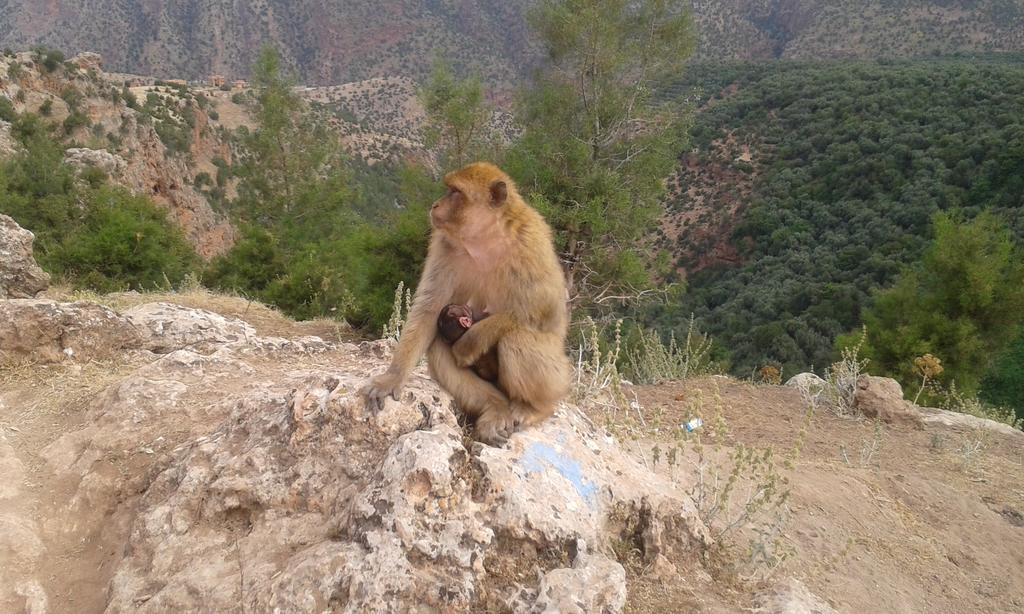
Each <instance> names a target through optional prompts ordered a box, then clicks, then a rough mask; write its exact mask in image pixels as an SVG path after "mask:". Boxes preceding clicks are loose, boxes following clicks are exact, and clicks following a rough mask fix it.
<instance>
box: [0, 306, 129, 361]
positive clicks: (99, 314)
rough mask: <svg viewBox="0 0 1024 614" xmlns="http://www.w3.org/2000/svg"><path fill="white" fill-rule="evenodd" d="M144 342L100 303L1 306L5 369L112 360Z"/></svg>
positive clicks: (0, 346) (1, 354)
mask: <svg viewBox="0 0 1024 614" xmlns="http://www.w3.org/2000/svg"><path fill="white" fill-rule="evenodd" d="M142 340H143V337H142V335H141V334H140V333H139V331H138V330H137V329H136V328H135V326H134V325H133V324H132V323H131V322H130V321H129V320H128V319H127V318H125V317H124V316H121V315H119V314H117V313H116V312H114V311H112V310H110V309H108V308H106V307H103V306H102V305H97V304H95V303H88V302H78V303H58V302H56V301H51V300H43V299H11V300H0V364H11V363H22V362H42V363H47V362H60V361H61V360H67V359H76V360H90V359H105V358H112V357H114V356H116V355H118V354H120V353H121V352H123V351H124V350H126V349H135V348H139V347H141V345H142Z"/></svg>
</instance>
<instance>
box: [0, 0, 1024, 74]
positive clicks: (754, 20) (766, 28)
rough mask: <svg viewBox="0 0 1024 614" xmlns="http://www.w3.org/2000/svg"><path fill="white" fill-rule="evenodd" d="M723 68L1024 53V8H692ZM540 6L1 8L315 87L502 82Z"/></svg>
mask: <svg viewBox="0 0 1024 614" xmlns="http://www.w3.org/2000/svg"><path fill="white" fill-rule="evenodd" d="M690 2H691V5H692V8H693V13H694V18H695V20H696V22H697V26H698V30H699V32H700V38H701V43H700V52H699V54H700V56H702V57H703V58H706V59H707V58H711V59H767V58H794V59H795V58H803V59H814V58H822V57H840V58H863V57H889V56H892V57H907V56H919V55H938V54H949V53H957V52H967V53H975V52H977V53H992V52H1008V51H1009V52H1012V51H1024V5H1022V3H1020V2H1019V1H1015V0H869V1H867V2H848V1H844V0H690ZM531 4H532V2H531V0H430V1H427V2H413V1H411V0H378V1H371V0H348V1H346V2H344V3H342V2H333V3H328V2H326V1H325V0H294V1H293V0H253V1H251V2H241V1H239V0H179V1H178V2H138V1H134V0H111V1H109V2H108V1H103V2H101V1H99V0H47V1H45V2H43V1H40V0H0V46H3V47H10V48H13V49H24V48H26V47H30V46H32V45H37V44H44V45H48V46H51V47H56V48H59V49H62V50H64V51H65V52H67V53H77V52H79V51H96V52H99V53H100V54H102V55H103V57H104V59H105V61H106V65H107V67H108V69H112V70H118V71H126V72H135V73H140V74H153V75H156V76H158V77H162V78H178V77H187V78H192V79H198V78H202V77H205V76H206V75H209V74H224V75H226V76H227V77H229V78H234V77H245V76H246V75H247V74H248V72H249V68H250V66H251V64H252V61H253V59H254V58H255V56H256V53H257V51H258V50H259V48H260V46H261V45H262V44H264V43H267V42H269V43H273V44H274V45H275V46H277V47H278V48H279V49H280V50H281V52H282V55H283V57H284V58H285V61H286V62H287V63H288V65H290V66H291V67H292V68H293V69H294V70H295V71H296V73H297V75H298V76H299V78H300V80H301V81H303V82H305V83H309V84H335V83H344V82H348V81H353V80H357V79H365V78H370V77H383V76H395V75H402V76H408V77H412V78H414V79H416V78H419V77H421V76H422V75H423V74H424V73H425V72H426V70H427V69H428V67H429V66H430V64H431V62H432V61H433V59H434V57H435V56H436V55H438V54H441V55H444V56H447V57H448V58H450V59H451V60H452V61H453V62H454V63H455V64H456V65H458V66H460V67H464V68H469V69H472V70H475V71H476V72H478V73H480V74H482V75H483V76H484V77H485V78H486V79H487V80H489V81H491V82H499V81H503V80H507V79H509V78H510V77H518V76H522V75H525V74H527V72H528V70H529V67H530V66H531V65H532V64H533V63H534V62H535V61H536V59H537V57H538V55H537V50H536V47H535V46H534V45H532V44H531V42H530V36H529V27H528V26H527V23H526V19H525V14H526V11H527V9H528V7H529V6H530V5H531Z"/></svg>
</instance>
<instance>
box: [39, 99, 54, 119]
mask: <svg viewBox="0 0 1024 614" xmlns="http://www.w3.org/2000/svg"><path fill="white" fill-rule="evenodd" d="M52 113H53V100H50V99H49V98H47V99H46V100H44V101H43V104H41V105H39V114H40V115H42V116H43V117H49V116H50V115H51V114H52Z"/></svg>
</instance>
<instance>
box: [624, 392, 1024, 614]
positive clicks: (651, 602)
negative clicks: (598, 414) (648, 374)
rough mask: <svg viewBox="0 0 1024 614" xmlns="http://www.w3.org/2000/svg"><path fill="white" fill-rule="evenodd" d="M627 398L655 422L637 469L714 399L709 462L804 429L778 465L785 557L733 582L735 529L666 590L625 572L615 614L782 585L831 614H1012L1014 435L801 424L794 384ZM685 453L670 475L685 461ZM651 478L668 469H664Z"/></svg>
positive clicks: (1019, 536)
mask: <svg viewBox="0 0 1024 614" xmlns="http://www.w3.org/2000/svg"><path fill="white" fill-rule="evenodd" d="M632 393H635V394H636V398H637V399H638V400H639V402H640V404H641V405H642V406H643V408H644V409H643V412H644V413H645V414H646V415H647V416H655V419H657V420H658V423H659V428H658V430H659V434H658V435H655V436H653V437H652V436H649V435H648V436H647V437H644V438H642V439H641V440H640V442H638V443H639V444H640V448H642V449H646V450H647V452H645V454H644V456H645V457H646V458H647V459H648V462H651V461H652V455H651V452H650V451H651V450H652V448H653V446H654V445H659V446H660V447H661V448H662V449H663V450H664V449H665V448H667V447H668V442H669V441H672V440H674V439H675V434H674V433H675V431H674V430H673V427H674V428H678V425H679V424H682V423H684V422H686V421H687V420H689V419H690V418H691V417H693V414H694V410H693V408H694V406H695V404H699V405H702V406H703V415H704V419H705V423H706V424H705V427H703V429H704V430H707V429H708V428H711V424H710V423H711V422H712V421H713V417H712V415H713V414H714V409H713V408H714V406H715V405H716V403H715V400H714V398H715V395H716V394H718V395H719V396H720V398H721V407H722V414H723V415H724V418H725V422H726V423H727V428H728V434H727V435H725V437H724V448H723V452H722V454H728V453H731V452H732V450H733V449H734V446H736V445H739V444H742V445H745V446H752V447H757V448H761V447H766V446H771V447H772V448H773V449H774V450H775V452H776V455H777V457H779V455H780V454H781V455H782V456H785V454H786V453H787V452H788V451H790V450H792V449H793V448H794V446H795V445H796V442H797V440H798V437H799V433H800V432H801V429H802V428H803V427H804V426H805V424H806V426H807V428H806V439H805V442H804V444H803V446H802V449H801V450H800V453H799V457H798V458H797V460H796V462H795V465H794V467H793V469H792V470H791V471H790V470H786V469H785V468H783V469H782V473H783V475H785V476H786V477H788V481H789V483H788V486H789V488H791V495H790V498H789V502H788V507H789V508H790V511H791V513H790V515H789V517H788V522H786V523H785V524H784V525H783V528H782V532H781V536H780V537H781V542H782V543H783V544H784V545H785V546H786V547H787V548H791V549H792V556H791V557H790V558H788V559H787V560H785V561H784V562H783V563H782V564H781V565H780V566H779V567H778V568H776V569H775V570H774V571H772V572H771V573H770V575H768V577H767V578H765V577H764V576H765V575H766V574H765V571H766V570H765V569H764V568H763V567H762V568H761V569H760V571H761V575H759V576H755V577H754V578H752V579H749V580H744V579H742V578H739V577H737V575H738V574H737V573H735V569H736V566H737V564H738V563H741V562H742V561H743V560H744V559H745V557H746V554H747V547H748V543H749V540H750V538H756V537H757V535H756V534H753V533H752V532H751V531H749V530H748V531H740V532H739V534H737V535H735V538H734V539H733V540H732V542H733V545H734V546H735V548H733V549H732V550H731V551H729V552H724V553H713V554H712V556H711V560H710V561H709V563H708V564H707V565H705V566H703V567H699V566H698V568H696V569H681V570H680V573H679V574H678V575H677V576H676V577H675V578H674V579H672V580H670V581H667V582H666V578H665V577H664V576H663V575H661V576H659V575H657V574H655V573H653V572H652V571H651V570H644V569H633V570H632V573H631V574H630V584H631V586H630V601H629V604H628V608H627V609H628V611H630V612H687V611H693V612H735V611H744V610H747V609H748V608H750V607H751V604H752V601H753V596H754V594H755V593H757V592H758V591H759V590H761V589H763V588H765V587H767V586H769V585H771V584H772V583H774V582H775V581H777V580H778V579H780V578H789V577H793V578H797V579H798V580H800V581H802V582H803V583H804V584H805V585H806V586H807V587H808V588H809V589H810V590H811V591H813V592H814V593H815V594H817V595H818V596H819V597H822V598H824V599H825V600H827V601H828V602H829V603H831V605H832V606H833V607H834V608H835V609H836V610H838V611H840V612H949V613H962V612H1024V515H1022V514H1024V437H1020V436H1018V437H1012V436H1007V435H1004V434H1001V433H997V432H992V431H989V430H973V429H968V428H951V427H945V426H939V425H933V424H929V425H927V426H926V428H924V429H921V430H918V429H915V428H913V427H909V426H888V425H881V424H875V423H874V422H871V421H868V420H865V419H854V418H844V417H839V416H838V415H836V414H835V413H833V412H830V411H828V410H818V411H817V412H815V413H814V415H813V417H811V418H810V420H809V422H808V421H807V419H806V415H807V404H806V403H805V402H804V401H803V399H802V398H801V396H800V393H799V392H797V391H796V390H795V389H791V388H785V387H782V386H764V385H753V384H750V383H746V382H740V381H737V380H733V379H730V378H721V377H709V378H701V379H695V380H690V381H686V382H682V383H673V384H666V385H662V386H657V387H636V388H633V389H631V390H630V391H627V394H632ZM648 425H649V426H650V425H651V421H650V420H648ZM651 430H653V429H652V428H649V429H648V433H650V431H651ZM698 432H700V430H698ZM708 437H710V433H705V441H707V440H708ZM979 444H980V447H978V446H979ZM976 448H977V451H974V452H971V451H973V450H975V449H976ZM663 454H664V453H663ZM663 458H664V456H663ZM684 458H685V459H686V460H684V461H683V462H682V463H680V465H682V467H681V468H680V467H677V468H676V469H675V470H674V471H675V475H676V476H677V479H682V478H679V476H680V475H686V474H684V471H685V469H686V467H687V463H688V462H689V463H692V462H694V457H693V455H692V454H687V455H685V457H684ZM779 458H780V461H781V460H782V459H781V457H779ZM690 467H691V469H692V464H691V465H690ZM658 470H659V471H662V472H667V471H670V469H669V468H668V467H667V464H666V463H665V462H664V461H663V462H661V463H660V464H659V466H658ZM685 479H692V476H691V475H686V478H685ZM755 541H756V539H755ZM741 569H742V567H741ZM705 570H711V573H710V574H709V573H708V572H707V571H705Z"/></svg>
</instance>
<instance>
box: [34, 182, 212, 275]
mask: <svg viewBox="0 0 1024 614" xmlns="http://www.w3.org/2000/svg"><path fill="white" fill-rule="evenodd" d="M53 264H54V265H55V266H54V268H55V269H56V271H55V272H57V273H58V274H59V275H61V276H63V277H65V278H66V279H68V280H69V281H71V282H72V283H73V284H74V285H75V286H78V287H88V288H92V289H95V290H99V291H105V292H109V291H113V290H121V289H125V288H130V289H136V290H142V289H153V288H157V287H164V286H165V285H166V284H167V283H168V282H170V283H171V284H176V283H178V282H180V281H181V280H182V279H183V278H184V277H185V275H186V274H187V273H190V272H192V271H194V270H195V265H196V264H197V257H196V254H195V251H194V250H193V249H192V246H191V245H189V243H188V241H187V240H186V239H185V236H184V234H183V233H182V231H181V230H180V229H179V228H178V227H177V226H176V225H175V224H173V223H172V222H171V221H170V220H168V219H167V214H166V213H164V212H163V211H162V210H161V209H159V208H157V207H156V205H154V204H153V203H152V202H151V201H149V200H148V199H145V198H142V197H138V196H133V195H131V194H129V193H128V192H126V191H124V190H122V189H119V188H110V187H104V188H100V189H98V190H92V191H90V192H89V194H88V201H87V205H86V210H85V214H84V215H83V217H82V219H81V221H80V225H79V226H78V228H76V230H75V231H74V232H72V233H70V234H69V235H68V236H67V238H66V239H65V240H64V241H63V242H62V243H61V244H60V246H59V247H58V249H57V250H56V253H55V257H54V259H53Z"/></svg>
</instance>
